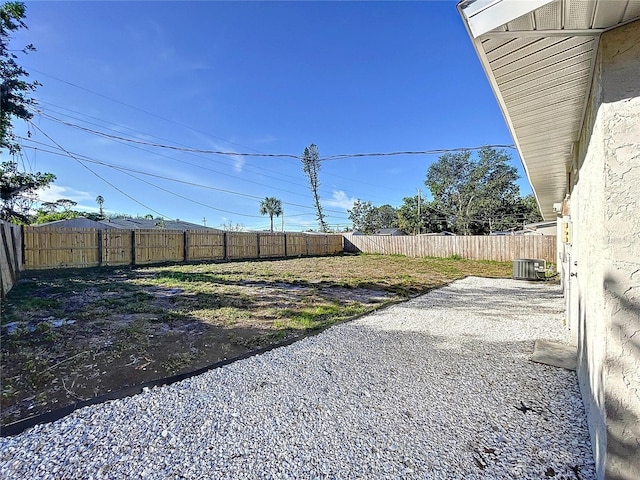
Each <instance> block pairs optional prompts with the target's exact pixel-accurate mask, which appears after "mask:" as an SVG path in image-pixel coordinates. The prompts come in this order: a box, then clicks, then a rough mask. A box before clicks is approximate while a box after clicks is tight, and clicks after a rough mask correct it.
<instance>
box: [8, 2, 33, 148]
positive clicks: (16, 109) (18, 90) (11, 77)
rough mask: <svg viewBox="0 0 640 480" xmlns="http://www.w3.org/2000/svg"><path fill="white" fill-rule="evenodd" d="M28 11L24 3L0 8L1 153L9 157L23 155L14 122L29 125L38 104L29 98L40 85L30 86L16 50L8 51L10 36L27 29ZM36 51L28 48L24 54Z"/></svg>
mask: <svg viewBox="0 0 640 480" xmlns="http://www.w3.org/2000/svg"><path fill="white" fill-rule="evenodd" d="M25 12H26V7H25V5H24V3H22V2H6V3H4V4H3V5H2V6H0V82H1V83H0V150H2V149H5V148H7V149H8V150H9V153H10V154H15V153H17V152H19V151H20V145H18V144H17V143H16V141H15V137H14V134H13V123H12V118H13V117H15V118H19V119H21V120H25V121H28V120H30V119H31V117H32V116H33V114H32V113H31V112H29V110H28V107H29V106H30V105H33V104H34V103H35V101H34V100H33V99H32V98H31V97H30V96H29V94H30V93H31V92H33V91H34V90H35V89H36V88H37V87H38V85H39V83H38V82H28V81H27V80H26V77H28V76H29V74H28V73H27V71H26V70H25V69H24V68H22V67H21V66H20V65H18V62H17V59H18V55H17V54H16V53H15V52H16V50H10V49H9V41H10V39H11V33H13V32H16V31H17V30H20V29H21V28H27V26H26V24H25V23H24V18H25ZM31 51H35V48H34V46H33V45H27V46H26V47H24V48H23V49H22V50H21V52H22V53H24V54H26V53H28V52H31Z"/></svg>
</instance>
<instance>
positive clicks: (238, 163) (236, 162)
mask: <svg viewBox="0 0 640 480" xmlns="http://www.w3.org/2000/svg"><path fill="white" fill-rule="evenodd" d="M228 157H229V158H230V159H232V160H233V169H234V170H235V171H236V172H241V171H242V167H244V164H245V162H246V160H245V159H244V157H241V156H239V155H228Z"/></svg>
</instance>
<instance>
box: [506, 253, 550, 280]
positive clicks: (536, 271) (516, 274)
mask: <svg viewBox="0 0 640 480" xmlns="http://www.w3.org/2000/svg"><path fill="white" fill-rule="evenodd" d="M546 269H547V265H546V262H545V261H544V260H541V259H539V258H517V259H515V260H514V261H513V278H514V280H544V279H545V272H546Z"/></svg>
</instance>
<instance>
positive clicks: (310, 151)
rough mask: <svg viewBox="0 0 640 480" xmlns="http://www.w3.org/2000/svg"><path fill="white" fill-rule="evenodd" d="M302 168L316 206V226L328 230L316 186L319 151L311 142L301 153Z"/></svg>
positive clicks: (318, 170) (318, 184)
mask: <svg viewBox="0 0 640 480" xmlns="http://www.w3.org/2000/svg"><path fill="white" fill-rule="evenodd" d="M302 170H303V171H304V174H305V175H306V176H307V179H308V180H309V187H310V188H311V194H312V195H313V203H314V205H315V207H316V218H317V220H318V226H319V227H320V231H321V232H326V231H328V230H329V227H328V226H327V222H326V221H325V219H324V213H323V212H322V205H321V204H320V195H319V194H318V188H319V187H320V180H319V178H318V173H319V172H320V151H319V150H318V147H317V146H316V145H315V144H313V143H312V144H311V145H309V146H308V147H306V148H305V149H304V152H303V153H302Z"/></svg>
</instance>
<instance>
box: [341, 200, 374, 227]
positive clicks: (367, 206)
mask: <svg viewBox="0 0 640 480" xmlns="http://www.w3.org/2000/svg"><path fill="white" fill-rule="evenodd" d="M374 209H375V207H374V206H373V205H372V204H371V202H364V201H362V200H360V199H357V200H356V201H355V202H353V207H352V208H351V209H350V210H347V212H348V213H349V220H351V223H352V224H353V229H354V230H357V231H359V232H362V233H364V234H365V235H368V234H370V233H373V232H371V231H370V228H369V224H368V219H369V217H370V216H371V215H372V212H373V210H374Z"/></svg>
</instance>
